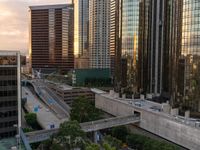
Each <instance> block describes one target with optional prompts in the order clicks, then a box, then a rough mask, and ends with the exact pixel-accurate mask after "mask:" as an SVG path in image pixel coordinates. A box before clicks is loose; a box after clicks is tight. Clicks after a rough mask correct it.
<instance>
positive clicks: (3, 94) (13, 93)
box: [0, 90, 17, 97]
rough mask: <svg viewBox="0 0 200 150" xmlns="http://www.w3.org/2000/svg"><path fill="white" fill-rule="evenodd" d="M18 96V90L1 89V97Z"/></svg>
mask: <svg viewBox="0 0 200 150" xmlns="http://www.w3.org/2000/svg"><path fill="white" fill-rule="evenodd" d="M7 96H17V90H10V91H0V97H7Z"/></svg>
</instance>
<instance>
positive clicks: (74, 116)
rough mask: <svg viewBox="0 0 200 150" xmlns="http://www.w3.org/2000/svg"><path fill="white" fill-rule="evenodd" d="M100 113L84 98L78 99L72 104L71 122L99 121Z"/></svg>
mask: <svg viewBox="0 0 200 150" xmlns="http://www.w3.org/2000/svg"><path fill="white" fill-rule="evenodd" d="M101 115H102V112H101V111H100V110H99V109H97V108H95V106H94V105H93V104H92V102H91V101H89V100H88V99H87V98H86V97H79V98H77V99H76V100H74V101H73V103H72V109H71V115H70V116H71V120H77V121H78V122H79V123H82V122H88V121H94V120H98V119H101V118H102V117H101Z"/></svg>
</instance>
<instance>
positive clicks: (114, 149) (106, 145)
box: [103, 143, 116, 150]
mask: <svg viewBox="0 0 200 150" xmlns="http://www.w3.org/2000/svg"><path fill="white" fill-rule="evenodd" d="M103 148H104V150H116V148H115V147H112V146H110V145H109V144H108V143H104V144H103Z"/></svg>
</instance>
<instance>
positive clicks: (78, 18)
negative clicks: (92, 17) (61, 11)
mask: <svg viewBox="0 0 200 150" xmlns="http://www.w3.org/2000/svg"><path fill="white" fill-rule="evenodd" d="M74 20H75V23H74V28H75V30H74V53H75V61H76V62H75V63H76V65H75V66H76V68H88V67H89V57H88V54H89V44H88V43H89V0H75V1H74Z"/></svg>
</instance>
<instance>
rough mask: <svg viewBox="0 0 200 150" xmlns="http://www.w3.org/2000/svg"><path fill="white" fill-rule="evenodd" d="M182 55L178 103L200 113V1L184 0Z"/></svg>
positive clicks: (181, 4)
mask: <svg viewBox="0 0 200 150" xmlns="http://www.w3.org/2000/svg"><path fill="white" fill-rule="evenodd" d="M178 7H179V9H180V10H182V20H181V23H182V24H181V26H180V27H181V31H182V32H181V39H180V53H179V54H180V55H179V57H178V65H177V67H178V75H177V76H178V77H177V97H176V100H177V103H178V104H179V105H180V106H181V107H182V108H183V109H190V110H192V111H199V112H200V1H198V0H182V2H180V1H179V3H178Z"/></svg>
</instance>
